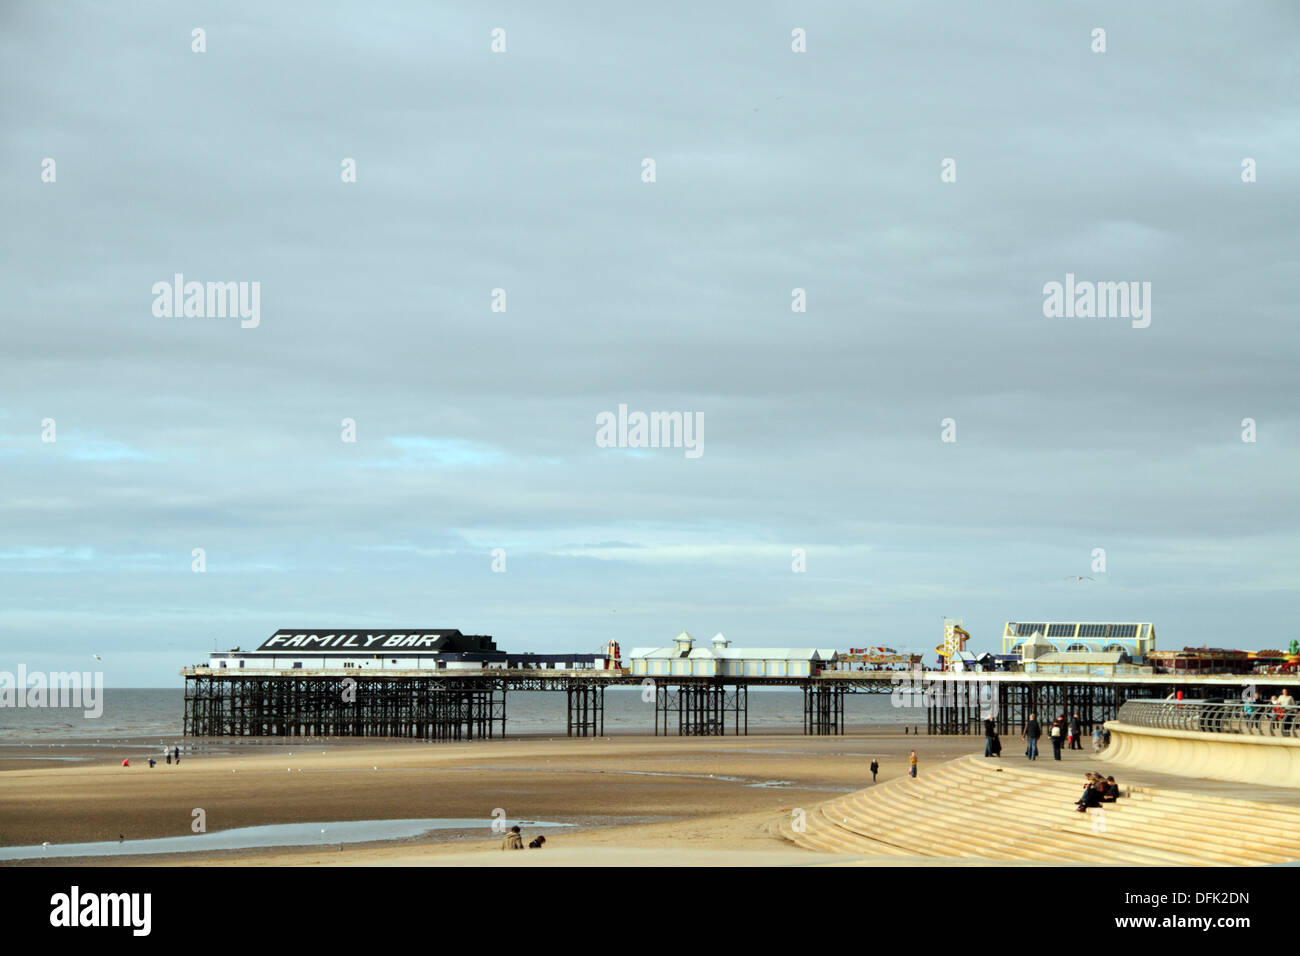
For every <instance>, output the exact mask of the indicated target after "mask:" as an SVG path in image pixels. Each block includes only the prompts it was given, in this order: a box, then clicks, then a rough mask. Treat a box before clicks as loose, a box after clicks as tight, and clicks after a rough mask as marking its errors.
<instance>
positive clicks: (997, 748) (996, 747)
mask: <svg viewBox="0 0 1300 956" xmlns="http://www.w3.org/2000/svg"><path fill="white" fill-rule="evenodd" d="M993 756H995V757H1001V756H1002V738H1001V737H999V736H998V735H997V734H994V735H993Z"/></svg>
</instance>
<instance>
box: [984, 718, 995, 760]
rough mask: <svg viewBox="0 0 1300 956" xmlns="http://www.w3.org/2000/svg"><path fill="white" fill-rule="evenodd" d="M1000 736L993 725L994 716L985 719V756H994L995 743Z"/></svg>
mask: <svg viewBox="0 0 1300 956" xmlns="http://www.w3.org/2000/svg"><path fill="white" fill-rule="evenodd" d="M997 735H998V728H997V727H996V726H995V725H994V723H993V715H992V714H990V715H989V716H987V717H985V718H984V756H986V757H992V756H993V741H994V739H995V738H996V737H997Z"/></svg>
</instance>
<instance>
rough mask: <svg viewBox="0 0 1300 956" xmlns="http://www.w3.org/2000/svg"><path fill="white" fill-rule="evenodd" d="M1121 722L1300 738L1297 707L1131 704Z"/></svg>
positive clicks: (1172, 702)
mask: <svg viewBox="0 0 1300 956" xmlns="http://www.w3.org/2000/svg"><path fill="white" fill-rule="evenodd" d="M1117 719H1118V720H1120V721H1121V722H1123V723H1126V724H1133V725H1134V726H1137V727H1154V728H1157V729H1160V730H1195V731H1200V732H1202V733H1212V734H1240V735H1245V736H1251V737H1296V738H1300V707H1297V706H1296V705H1295V704H1292V705H1290V706H1286V705H1283V704H1273V703H1269V702H1268V701H1267V700H1264V701H1257V702H1255V703H1249V702H1241V701H1233V702H1231V703H1220V702H1216V701H1204V700H1130V701H1127V702H1125V703H1124V704H1123V705H1121V706H1120V709H1119V713H1118V715H1117Z"/></svg>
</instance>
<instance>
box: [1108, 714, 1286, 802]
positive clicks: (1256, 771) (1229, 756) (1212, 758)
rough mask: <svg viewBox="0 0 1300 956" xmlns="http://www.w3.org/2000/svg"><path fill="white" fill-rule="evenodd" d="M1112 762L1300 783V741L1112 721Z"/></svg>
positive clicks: (1217, 777) (1214, 776) (1182, 772)
mask: <svg viewBox="0 0 1300 956" xmlns="http://www.w3.org/2000/svg"><path fill="white" fill-rule="evenodd" d="M1106 729H1107V730H1109V731H1110V746H1109V747H1107V748H1106V752H1105V757H1106V759H1107V760H1108V761H1111V762H1113V763H1117V764H1121V765H1123V766H1127V767H1136V768H1140V769H1142V770H1154V771H1157V772H1159V773H1174V774H1179V775H1181V776H1185V777H1208V778H1210V779H1213V780H1234V781H1238V782H1241V783H1259V784H1266V785H1269V786H1274V787H1300V739H1297V738H1294V737H1251V736H1245V735H1238V734H1224V733H1206V732H1202V731H1197V730H1165V729H1162V728H1157V727H1139V726H1136V725H1135V724H1128V723H1124V722H1123V721H1119V720H1108V721H1106Z"/></svg>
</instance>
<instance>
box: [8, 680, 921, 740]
mask: <svg viewBox="0 0 1300 956" xmlns="http://www.w3.org/2000/svg"><path fill="white" fill-rule="evenodd" d="M103 695H104V700H103V704H104V706H103V713H102V714H100V715H99V716H98V717H87V716H86V715H85V713H84V711H83V710H82V709H81V708H75V707H37V708H30V707H0V743H19V742H26V741H31V740H48V739H51V738H56V739H57V738H66V739H84V738H88V737H101V736H103V737H115V738H121V737H157V736H175V735H179V734H180V733H181V723H182V718H183V715H184V709H185V691H184V690H183V689H182V688H157V687H133V688H111V687H106V688H104V690H103ZM565 696H566V695H565V694H563V693H561V692H555V691H510V692H509V693H508V694H507V695H506V733H507V734H509V735H516V734H519V735H523V734H527V735H556V736H562V735H563V734H564V732H565ZM734 720H735V715H734V714H730V715H728V718H727V731H728V733H730V732H732V728H733V726H734ZM844 723H845V726H846V727H864V726H878V725H888V726H892V727H902V726H904V725H910V726H913V727H916V726H924V724H925V711H924V710H922V709H917V708H911V707H902V708H896V707H894V706H892V704H891V702H890V696H889V695H888V694H846V695H845V697H844ZM669 728H670V731H672V732H673V733H675V732H676V720H675V718H670V723H669ZM749 730H750V732H751V733H753V732H755V731H758V732H776V731H788V732H790V733H800V732H801V731H802V730H803V693H802V691H798V690H786V689H775V688H774V689H766V688H764V689H757V688H754V689H751V690H750V692H749ZM605 733H606V735H609V734H652V733H654V702H653V700H651V701H649V702H646V701H643V700H642V698H641V689H640V688H639V687H611V688H608V689H606V691H605Z"/></svg>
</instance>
